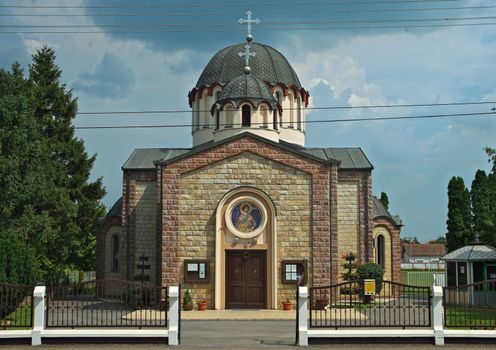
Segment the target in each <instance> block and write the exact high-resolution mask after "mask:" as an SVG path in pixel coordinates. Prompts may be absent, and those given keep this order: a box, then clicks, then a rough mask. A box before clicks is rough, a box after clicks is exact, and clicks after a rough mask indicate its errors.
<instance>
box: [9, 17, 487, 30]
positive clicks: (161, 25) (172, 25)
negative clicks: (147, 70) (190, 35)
mask: <svg viewBox="0 0 496 350" xmlns="http://www.w3.org/2000/svg"><path fill="white" fill-rule="evenodd" d="M494 19H496V16H477V17H451V18H449V17H444V18H414V19H373V20H353V21H348V20H346V21H339V20H338V21H324V20H319V21H272V22H263V23H261V25H260V27H263V26H268V25H287V24H290V25H316V24H361V23H403V22H406V23H411V22H451V21H478V20H494ZM262 25H263V26H262ZM191 27H194V28H212V27H213V28H222V27H233V28H239V25H238V24H233V23H131V24H115V23H112V24H42V25H38V24H0V28H191Z"/></svg>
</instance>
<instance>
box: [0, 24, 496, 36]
mask: <svg viewBox="0 0 496 350" xmlns="http://www.w3.org/2000/svg"><path fill="white" fill-rule="evenodd" d="M495 24H496V22H482V23H458V24H426V25H411V24H408V25H391V26H355V27H307V28H305V27H296V28H295V27H265V28H257V31H301V30H310V31H312V30H360V29H413V28H441V27H473V26H492V25H495ZM234 31H236V32H245V31H246V30H245V29H227V28H224V29H223V28H216V29H209V28H204V29H168V28H156V29H146V30H127V29H126V30H119V29H111V30H92V31H66V30H64V31H33V30H22V31H0V34H107V33H128V34H132V33H134V34H146V33H191V32H234Z"/></svg>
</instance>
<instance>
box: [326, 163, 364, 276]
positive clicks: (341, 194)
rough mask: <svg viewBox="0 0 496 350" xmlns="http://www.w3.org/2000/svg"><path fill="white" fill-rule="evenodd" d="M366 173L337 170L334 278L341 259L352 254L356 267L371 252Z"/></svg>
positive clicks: (340, 268) (340, 269) (339, 268)
mask: <svg viewBox="0 0 496 350" xmlns="http://www.w3.org/2000/svg"><path fill="white" fill-rule="evenodd" d="M371 175H372V174H371V171H370V170H362V171H358V170H339V171H338V184H337V225H338V229H337V230H338V234H337V242H338V244H337V245H338V254H337V258H338V269H337V271H338V276H337V278H336V276H335V275H334V272H333V282H334V281H336V280H338V281H341V280H342V278H341V274H342V273H343V272H344V268H343V267H342V265H343V264H344V262H345V260H344V259H343V255H344V254H346V253H347V252H349V251H352V252H353V253H355V254H356V256H357V259H356V260H355V262H356V263H357V264H362V263H364V262H367V261H370V259H371V257H372V251H373V237H372V227H373V226H372V176H371Z"/></svg>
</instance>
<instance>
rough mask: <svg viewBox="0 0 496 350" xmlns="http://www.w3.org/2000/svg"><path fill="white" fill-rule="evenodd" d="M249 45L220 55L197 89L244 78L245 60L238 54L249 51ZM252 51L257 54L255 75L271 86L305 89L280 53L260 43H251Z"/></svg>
mask: <svg viewBox="0 0 496 350" xmlns="http://www.w3.org/2000/svg"><path fill="white" fill-rule="evenodd" d="M245 45H246V43H242V44H237V45H232V46H228V47H226V48H223V49H222V50H220V51H219V52H217V53H216V54H215V56H214V57H212V59H211V60H210V62H208V64H207V66H206V67H205V69H204V70H203V72H202V74H201V76H200V79H198V82H197V83H196V87H200V86H204V85H210V84H212V83H221V84H224V83H227V82H228V81H230V80H232V79H234V78H236V77H238V76H240V75H243V74H244V73H243V68H244V67H245V58H244V57H240V56H239V54H238V53H239V52H244V51H245V47H244V46H245ZM250 51H251V52H256V54H257V55H256V56H255V57H252V58H250V68H251V75H253V76H255V77H256V78H258V79H260V80H262V81H265V82H267V83H271V84H276V83H282V84H284V85H286V86H291V85H296V86H297V87H298V88H301V84H300V80H299V79H298V76H297V75H296V73H295V71H294V70H293V68H292V67H291V65H290V64H289V62H288V61H287V60H286V58H285V57H284V56H283V55H282V54H281V53H280V52H279V51H277V50H276V49H274V48H272V47H270V46H267V45H262V44H257V43H251V47H250Z"/></svg>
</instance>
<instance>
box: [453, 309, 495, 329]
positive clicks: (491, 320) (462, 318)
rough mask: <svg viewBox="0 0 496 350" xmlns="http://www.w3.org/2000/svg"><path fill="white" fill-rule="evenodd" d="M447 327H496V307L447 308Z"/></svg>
mask: <svg viewBox="0 0 496 350" xmlns="http://www.w3.org/2000/svg"><path fill="white" fill-rule="evenodd" d="M444 317H445V319H446V326H447V327H469V328H470V327H488V328H496V309H494V308H487V309H481V308H478V309H475V308H474V309H469V308H463V309H458V308H451V307H448V308H446V309H445V315H444Z"/></svg>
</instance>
